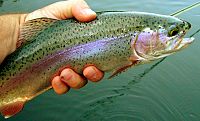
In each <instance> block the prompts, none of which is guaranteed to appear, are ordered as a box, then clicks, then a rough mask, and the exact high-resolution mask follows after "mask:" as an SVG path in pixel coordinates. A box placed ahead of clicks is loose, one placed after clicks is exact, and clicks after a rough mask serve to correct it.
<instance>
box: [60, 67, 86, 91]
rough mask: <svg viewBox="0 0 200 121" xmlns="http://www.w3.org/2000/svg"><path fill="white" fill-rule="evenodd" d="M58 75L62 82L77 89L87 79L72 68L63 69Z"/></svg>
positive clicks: (84, 83)
mask: <svg viewBox="0 0 200 121" xmlns="http://www.w3.org/2000/svg"><path fill="white" fill-rule="evenodd" d="M60 77H61V80H62V81H63V82H64V83H66V84H67V85H68V86H70V87H72V88H74V89H79V88H81V87H83V86H85V85H86V84H87V80H85V79H84V78H83V77H81V76H80V75H78V74H77V73H75V72H74V71H73V70H72V69H64V70H63V71H62V72H61V74H60Z"/></svg>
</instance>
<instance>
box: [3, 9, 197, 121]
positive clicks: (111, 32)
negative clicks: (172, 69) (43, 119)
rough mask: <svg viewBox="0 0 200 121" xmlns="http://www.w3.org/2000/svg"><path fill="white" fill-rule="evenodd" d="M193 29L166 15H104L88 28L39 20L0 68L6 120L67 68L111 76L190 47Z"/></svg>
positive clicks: (23, 33) (28, 25) (29, 25)
mask: <svg viewBox="0 0 200 121" xmlns="http://www.w3.org/2000/svg"><path fill="white" fill-rule="evenodd" d="M190 28H191V24H190V23H188V22H186V21H183V20H180V19H178V18H175V17H172V16H166V15H159V14H153V13H143V12H102V13H99V14H98V16H97V18H96V19H95V20H94V21H92V22H89V23H80V22H78V21H76V20H75V19H68V20H54V19H49V18H39V19H35V20H31V21H28V22H26V23H25V24H24V25H23V27H22V29H21V36H20V39H19V40H20V44H21V45H22V46H21V47H20V48H19V49H17V50H16V51H15V52H14V53H13V54H11V55H10V56H8V57H7V58H6V60H5V61H4V62H3V63H2V64H1V65H0V112H1V113H2V115H3V116H5V117H6V118H8V117H11V116H13V115H15V114H17V113H18V112H19V111H21V110H22V108H23V105H24V103H25V102H27V101H29V100H31V99H32V98H34V97H36V96H37V95H39V94H41V93H43V92H45V91H47V90H48V89H50V88H52V87H51V79H52V78H53V76H52V75H54V76H55V75H58V74H59V70H61V69H62V68H63V67H64V68H65V67H69V68H72V69H73V70H74V71H76V72H77V73H79V74H82V71H83V68H85V67H87V66H89V65H95V66H96V67H97V68H99V69H101V70H102V71H105V72H110V71H112V75H111V77H112V76H114V75H116V74H118V73H119V72H121V71H123V70H125V69H126V68H128V67H131V66H136V65H140V64H143V63H147V62H150V61H153V60H157V59H160V58H163V57H166V56H168V55H170V54H172V53H175V52H177V51H179V50H181V49H182V48H185V47H187V46H188V45H189V44H190V43H191V42H192V41H193V39H194V38H183V36H184V35H185V34H186V33H187V31H188V30H189V29H190Z"/></svg>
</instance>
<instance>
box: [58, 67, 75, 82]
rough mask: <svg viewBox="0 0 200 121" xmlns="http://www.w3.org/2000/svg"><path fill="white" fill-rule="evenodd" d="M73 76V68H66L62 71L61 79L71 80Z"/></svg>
mask: <svg viewBox="0 0 200 121" xmlns="http://www.w3.org/2000/svg"><path fill="white" fill-rule="evenodd" d="M72 77H73V75H72V70H70V69H67V70H64V71H62V73H61V79H64V81H69V80H71V79H72Z"/></svg>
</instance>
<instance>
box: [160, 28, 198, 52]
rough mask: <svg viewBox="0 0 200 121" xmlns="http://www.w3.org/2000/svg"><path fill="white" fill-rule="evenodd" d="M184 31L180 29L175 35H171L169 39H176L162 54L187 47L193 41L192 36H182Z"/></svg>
mask: <svg viewBox="0 0 200 121" xmlns="http://www.w3.org/2000/svg"><path fill="white" fill-rule="evenodd" d="M185 34H186V31H181V32H180V33H179V34H178V35H177V36H175V37H172V38H171V39H172V40H173V39H174V40H177V41H176V42H175V43H174V44H173V45H172V46H171V48H170V49H169V50H168V51H166V52H165V53H163V54H170V53H174V52H177V51H180V50H182V49H184V48H186V47H188V46H189V45H190V44H191V43H192V42H193V41H194V37H189V38H184V36H185Z"/></svg>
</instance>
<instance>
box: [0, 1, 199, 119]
mask: <svg viewBox="0 0 200 121" xmlns="http://www.w3.org/2000/svg"><path fill="white" fill-rule="evenodd" d="M55 1H58V0H0V13H1V14H3V13H12V12H15V13H22V12H31V11H33V10H35V9H38V8H40V7H43V6H45V5H48V4H50V3H53V2H55ZM87 2H88V3H89V5H90V6H91V7H92V8H93V9H94V10H95V11H105V10H132V11H145V12H154V13H159V14H167V15H169V14H171V13H173V12H175V11H177V10H180V9H181V8H184V7H186V6H189V5H191V4H192V3H196V2H198V0H139V1H136V0H87ZM178 17H180V18H182V19H185V20H187V21H189V22H190V23H191V24H192V26H193V27H192V29H191V31H190V32H189V34H188V35H187V36H190V35H192V34H193V33H194V32H195V31H197V30H198V29H200V7H196V8H194V9H192V10H190V11H188V12H185V13H183V14H181V15H179V16H178ZM194 37H195V38H196V39H195V40H196V41H195V42H194V43H193V44H192V45H191V46H190V47H189V48H187V49H185V50H183V51H181V52H179V53H177V54H175V55H172V56H169V57H167V58H166V59H165V60H164V61H162V62H160V63H159V64H156V65H154V64H155V63H156V62H155V63H152V64H146V65H142V66H138V67H135V68H132V69H129V70H128V71H127V72H126V73H122V74H121V75H120V76H118V77H115V78H113V79H111V80H107V79H104V80H103V81H102V82H100V83H98V84H96V83H89V84H88V85H87V86H85V87H84V88H82V89H80V90H73V89H72V90H71V91H70V92H69V93H67V94H66V95H62V96H58V95H56V94H55V93H54V92H53V91H52V90H51V91H48V92H47V93H44V94H42V95H40V96H38V97H37V98H35V99H33V100H32V101H30V102H28V103H27V104H26V105H25V107H24V109H23V111H22V112H21V113H19V114H18V115H16V116H14V117H12V118H9V119H7V120H4V118H3V117H0V121H200V79H199V78H200V54H199V53H200V34H199V33H197V34H196V35H195V36H194ZM153 65H154V66H153Z"/></svg>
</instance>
